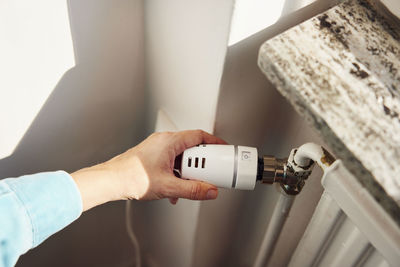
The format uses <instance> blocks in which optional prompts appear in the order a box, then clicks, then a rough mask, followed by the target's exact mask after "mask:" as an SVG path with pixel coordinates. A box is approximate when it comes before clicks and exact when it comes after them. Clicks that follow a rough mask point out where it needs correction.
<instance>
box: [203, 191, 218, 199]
mask: <svg viewBox="0 0 400 267" xmlns="http://www.w3.org/2000/svg"><path fill="white" fill-rule="evenodd" d="M217 195H218V191H217V190H216V189H210V190H208V191H207V195H206V198H207V199H215V198H217Z"/></svg>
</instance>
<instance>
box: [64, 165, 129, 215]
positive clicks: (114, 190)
mask: <svg viewBox="0 0 400 267" xmlns="http://www.w3.org/2000/svg"><path fill="white" fill-rule="evenodd" d="M71 176H72V178H73V179H74V181H75V183H76V184H77V186H78V188H79V191H80V193H81V197H82V205H83V211H86V210H89V209H91V208H93V207H95V206H98V205H101V204H103V203H106V202H109V201H114V200H119V199H121V189H120V188H122V185H121V182H120V180H119V179H114V177H115V175H114V174H113V172H112V171H111V170H109V169H108V168H107V166H106V163H102V164H98V165H95V166H92V167H88V168H84V169H81V170H78V171H76V172H74V173H71Z"/></svg>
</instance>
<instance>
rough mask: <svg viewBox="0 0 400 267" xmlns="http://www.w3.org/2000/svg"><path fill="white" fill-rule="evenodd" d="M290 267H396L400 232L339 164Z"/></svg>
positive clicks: (399, 258) (326, 183)
mask: <svg viewBox="0 0 400 267" xmlns="http://www.w3.org/2000/svg"><path fill="white" fill-rule="evenodd" d="M322 185H323V186H324V188H325V191H324V193H323V194H322V196H321V200H320V201H319V204H318V206H317V207H316V209H315V212H314V215H313V217H312V219H311V221H310V223H309V225H308V227H307V229H306V231H305V233H304V235H303V237H302V239H301V241H300V242H299V244H298V246H297V248H296V251H295V253H294V254H293V256H292V258H291V261H290V264H289V266H291V267H298V266H337V267H339V266H340V267H346V266H357V267H359V266H371V267H372V266H380V267H383V266H396V265H397V264H398V263H399V262H400V229H399V227H398V226H397V225H396V224H395V222H394V221H393V220H392V219H391V218H389V216H388V215H387V214H386V213H385V212H384V211H383V210H382V208H381V207H380V206H379V205H378V203H376V201H375V200H374V199H373V198H372V196H371V195H369V194H368V193H367V192H366V190H365V189H364V188H363V187H362V186H361V184H360V183H359V182H358V181H357V180H356V179H355V178H354V177H353V176H352V175H351V174H350V173H349V172H348V171H347V170H346V169H345V168H344V166H343V165H342V163H341V162H340V161H337V162H335V163H334V164H333V165H332V166H331V167H330V168H329V169H328V170H327V171H326V173H325V175H324V177H323V180H322Z"/></svg>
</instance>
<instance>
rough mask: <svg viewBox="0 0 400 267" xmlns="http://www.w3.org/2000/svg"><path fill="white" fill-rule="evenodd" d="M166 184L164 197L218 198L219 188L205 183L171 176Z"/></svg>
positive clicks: (166, 180)
mask: <svg viewBox="0 0 400 267" xmlns="http://www.w3.org/2000/svg"><path fill="white" fill-rule="evenodd" d="M164 182H165V184H164V189H165V190H164V197H169V198H186V199H191V200H208V199H215V198H217V196H218V188H217V187H215V186H214V185H211V184H207V183H204V182H200V181H194V180H183V179H179V178H176V177H175V176H169V177H168V178H167V179H165V180H164ZM171 203H172V202H171Z"/></svg>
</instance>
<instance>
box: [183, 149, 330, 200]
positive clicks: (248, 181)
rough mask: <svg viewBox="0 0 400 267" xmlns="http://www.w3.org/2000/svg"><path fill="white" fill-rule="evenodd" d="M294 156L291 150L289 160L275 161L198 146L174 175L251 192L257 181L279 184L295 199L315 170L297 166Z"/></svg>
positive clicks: (252, 152)
mask: <svg viewBox="0 0 400 267" xmlns="http://www.w3.org/2000/svg"><path fill="white" fill-rule="evenodd" d="M313 145H314V144H313ZM315 146H317V145H315ZM318 147H320V146H318ZM321 149H322V148H321ZM321 151H322V150H321ZM324 151H325V150H324ZM296 152H297V149H293V150H292V151H291V152H290V155H289V158H283V159H278V158H275V157H273V156H263V157H259V155H258V151H257V149H256V148H254V147H247V146H234V145H198V146H195V147H192V148H189V149H187V150H185V151H184V153H183V154H182V158H180V159H179V164H177V165H178V166H176V167H177V168H176V171H177V172H178V173H179V176H180V177H182V178H187V179H198V180H202V181H205V182H208V183H211V184H214V185H216V186H218V187H223V188H235V189H242V190H253V189H254V187H255V185H256V182H257V181H260V182H261V183H267V184H273V183H279V184H280V185H281V187H282V188H283V190H284V191H285V192H286V193H288V194H290V195H296V194H298V193H299V192H300V191H301V189H302V188H303V186H304V183H305V180H306V179H307V178H308V176H309V175H310V174H311V171H312V168H313V166H314V161H313V160H303V158H301V160H302V162H301V164H299V163H296V161H295V155H296Z"/></svg>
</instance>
